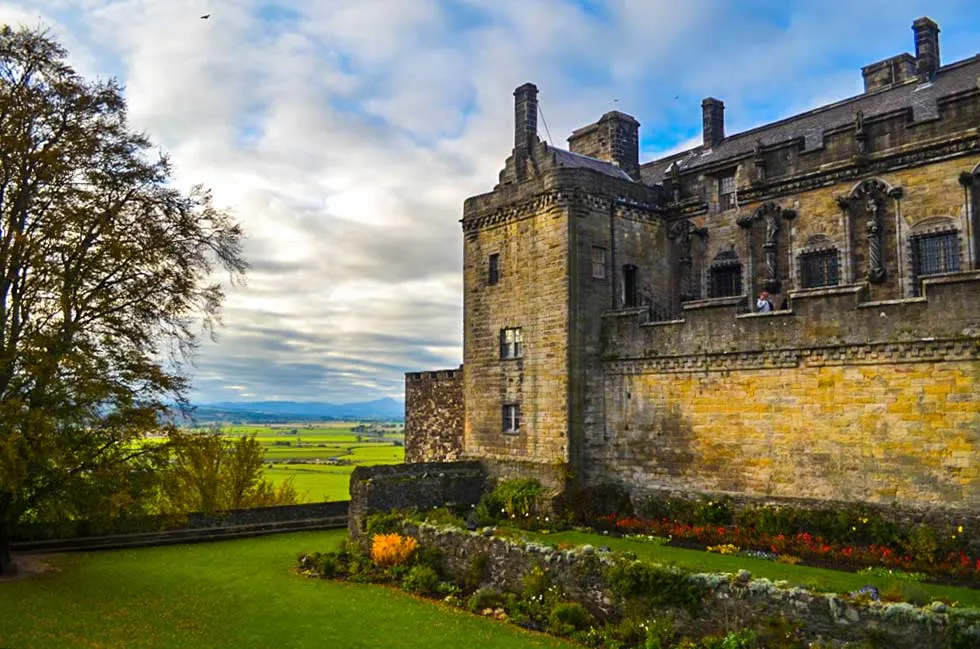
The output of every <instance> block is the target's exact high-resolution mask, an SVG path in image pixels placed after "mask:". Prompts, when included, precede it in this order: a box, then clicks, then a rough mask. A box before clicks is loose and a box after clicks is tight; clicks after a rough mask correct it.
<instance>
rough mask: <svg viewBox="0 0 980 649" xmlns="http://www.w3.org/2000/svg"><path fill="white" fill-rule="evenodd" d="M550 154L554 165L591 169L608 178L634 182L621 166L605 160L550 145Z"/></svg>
mask: <svg viewBox="0 0 980 649" xmlns="http://www.w3.org/2000/svg"><path fill="white" fill-rule="evenodd" d="M548 153H550V154H551V155H552V160H553V161H554V163H555V164H556V165H558V166H560V167H571V168H573V169H591V170H593V171H598V172H599V173H603V174H605V175H607V176H612V177H613V178H620V179H622V180H633V179H632V178H630V175H629V174H628V173H626V172H625V171H623V170H622V169H621V168H620V167H619V165H616V164H613V163H612V162H606V161H605V160H599V159H598V158H592V157H589V156H587V155H582V154H581V153H572V152H571V151H566V150H565V149H559V148H558V147H554V146H551V145H548Z"/></svg>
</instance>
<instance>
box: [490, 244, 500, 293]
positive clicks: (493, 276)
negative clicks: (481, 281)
mask: <svg viewBox="0 0 980 649" xmlns="http://www.w3.org/2000/svg"><path fill="white" fill-rule="evenodd" d="M499 283H500V253H499V252H492V253H490V255H489V256H488V257H487V286H496V285H497V284H499Z"/></svg>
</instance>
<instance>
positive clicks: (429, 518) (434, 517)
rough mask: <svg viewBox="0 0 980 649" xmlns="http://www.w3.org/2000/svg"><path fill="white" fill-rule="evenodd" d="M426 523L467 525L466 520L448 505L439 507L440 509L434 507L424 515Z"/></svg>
mask: <svg viewBox="0 0 980 649" xmlns="http://www.w3.org/2000/svg"><path fill="white" fill-rule="evenodd" d="M422 520H424V521H425V522H426V523H432V524H433V525H452V526H454V527H466V521H464V520H463V519H462V518H460V517H459V516H457V515H456V512H454V511H452V510H451V509H449V508H448V507H439V508H438V509H433V510H431V511H427V512H426V513H425V515H424V516H423V517H422Z"/></svg>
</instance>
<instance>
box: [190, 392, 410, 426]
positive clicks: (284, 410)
mask: <svg viewBox="0 0 980 649" xmlns="http://www.w3.org/2000/svg"><path fill="white" fill-rule="evenodd" d="M404 416H405V403H404V402H402V401H399V400H397V399H392V398H390V397H386V398H384V399H375V400H374V401H360V402H356V403H323V402H312V401H219V402H217V403H201V404H195V408H194V412H193V417H194V420H195V421H197V422H199V423H205V422H212V421H243V422H244V421H249V422H268V423H275V422H291V421H328V420H356V421H392V420H397V421H401V420H402V419H403V418H404Z"/></svg>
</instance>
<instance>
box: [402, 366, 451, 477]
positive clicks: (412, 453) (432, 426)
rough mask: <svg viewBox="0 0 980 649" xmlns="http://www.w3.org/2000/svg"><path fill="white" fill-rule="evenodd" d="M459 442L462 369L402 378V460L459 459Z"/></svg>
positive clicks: (415, 374) (417, 373) (416, 373)
mask: <svg viewBox="0 0 980 649" xmlns="http://www.w3.org/2000/svg"><path fill="white" fill-rule="evenodd" d="M462 440H463V369H462V368H457V369H452V370H438V371H434V372H409V373H408V374H406V375H405V461H406V462H425V461H426V458H434V457H438V458H442V459H445V460H447V461H448V460H456V459H459V456H460V453H461V452H462V450H463V448H462Z"/></svg>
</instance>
